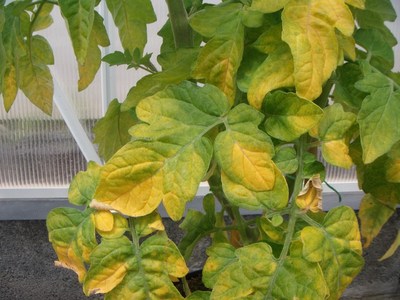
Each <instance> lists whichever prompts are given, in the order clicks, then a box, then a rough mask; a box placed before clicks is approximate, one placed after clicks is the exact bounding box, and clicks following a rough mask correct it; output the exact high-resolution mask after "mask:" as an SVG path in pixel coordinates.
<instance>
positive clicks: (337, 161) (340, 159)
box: [322, 139, 353, 169]
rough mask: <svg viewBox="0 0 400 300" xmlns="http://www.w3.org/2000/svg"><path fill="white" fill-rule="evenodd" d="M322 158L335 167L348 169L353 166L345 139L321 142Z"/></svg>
mask: <svg viewBox="0 0 400 300" xmlns="http://www.w3.org/2000/svg"><path fill="white" fill-rule="evenodd" d="M322 156H323V157H324V159H325V160H326V161H327V162H328V163H330V164H332V165H334V166H337V167H341V168H345V169H350V168H351V167H352V165H353V160H352V159H351V157H350V155H349V146H348V145H347V144H346V142H345V139H340V140H333V141H328V142H323V143H322Z"/></svg>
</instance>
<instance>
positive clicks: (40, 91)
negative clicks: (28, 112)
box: [18, 55, 53, 115]
mask: <svg viewBox="0 0 400 300" xmlns="http://www.w3.org/2000/svg"><path fill="white" fill-rule="evenodd" d="M18 69H19V81H18V84H19V87H20V89H21V90H22V91H23V92H24V94H25V96H26V97H27V98H28V99H29V100H30V101H31V102H32V103H33V104H34V105H36V106H37V107H38V108H40V109H41V110H42V111H43V112H45V113H46V114H48V115H51V113H52V111H53V78H52V76H51V73H50V70H49V68H48V66H46V65H45V64H42V63H39V64H37V63H36V62H34V61H32V60H31V59H30V58H29V55H26V56H24V57H22V58H21V59H20V60H19V66H18Z"/></svg>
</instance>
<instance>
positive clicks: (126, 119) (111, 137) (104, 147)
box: [93, 99, 138, 161]
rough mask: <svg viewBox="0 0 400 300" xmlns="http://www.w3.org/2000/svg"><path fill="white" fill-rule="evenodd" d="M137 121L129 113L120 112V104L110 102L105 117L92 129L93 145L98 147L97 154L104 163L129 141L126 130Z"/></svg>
mask: <svg viewBox="0 0 400 300" xmlns="http://www.w3.org/2000/svg"><path fill="white" fill-rule="evenodd" d="M137 121H138V120H137V118H136V117H135V116H132V114H131V113H130V112H129V111H121V104H120V103H119V102H118V100H117V99H114V100H113V101H111V103H110V104H109V106H108V108H107V112H106V114H105V116H104V117H103V118H101V119H100V120H98V121H97V123H96V124H95V126H94V128H93V132H94V135H95V138H94V143H96V144H98V145H99V153H100V155H101V156H102V157H103V158H104V159H105V160H106V161H107V160H109V159H110V158H111V156H113V155H114V153H115V152H117V150H118V149H120V148H121V147H122V146H123V145H125V144H126V143H127V142H129V141H130V139H131V136H130V135H129V133H128V129H129V128H130V127H131V126H133V125H134V124H136V123H137Z"/></svg>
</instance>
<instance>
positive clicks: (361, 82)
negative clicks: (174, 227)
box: [0, 0, 400, 300]
mask: <svg viewBox="0 0 400 300" xmlns="http://www.w3.org/2000/svg"><path fill="white" fill-rule="evenodd" d="M105 2H106V5H107V8H108V10H109V12H110V13H111V15H112V18H113V21H114V23H115V25H116V27H117V28H118V33H119V37H120V41H121V46H122V49H121V51H116V52H114V53H112V54H109V55H106V56H105V57H103V58H102V57H101V51H100V47H107V46H108V45H109V43H110V42H109V38H108V35H107V31H106V28H105V26H104V23H103V19H102V17H101V16H100V15H99V14H98V13H97V11H96V9H95V8H96V7H97V6H98V5H99V3H100V1H95V0H58V1H50V0H43V1H30V0H26V1H15V2H12V3H10V4H8V5H4V3H2V4H1V6H0V32H1V35H0V41H1V43H0V91H1V93H2V96H3V102H4V105H5V109H6V110H7V111H8V110H9V109H10V108H11V106H12V104H13V101H14V99H15V96H16V93H17V91H18V89H21V90H22V92H23V93H25V95H26V96H27V98H28V99H29V100H30V101H31V102H32V103H33V104H35V105H36V106H38V107H39V108H40V109H41V110H43V111H44V112H45V113H48V114H51V110H52V109H51V108H52V106H51V103H52V97H53V83H52V76H51V73H50V70H49V68H48V65H51V64H53V63H54V59H53V55H52V50H51V46H50V45H49V44H48V42H47V41H46V40H45V38H44V37H43V36H40V35H36V32H37V31H39V30H42V29H45V28H47V27H49V26H50V25H51V23H52V17H51V11H52V9H53V7H54V6H58V7H59V9H60V11H61V14H62V17H63V18H64V19H65V21H66V26H67V28H68V32H69V36H70V39H71V42H72V46H73V49H74V53H75V56H76V61H77V64H78V70H79V76H80V78H79V82H78V88H79V89H80V90H81V89H84V88H86V87H87V86H88V85H89V84H90V82H91V81H92V80H93V78H94V76H95V75H96V73H97V71H98V69H99V66H100V64H101V62H102V61H103V62H105V63H108V64H109V65H110V66H113V65H126V66H127V68H136V69H138V68H141V69H144V70H146V71H148V73H149V74H148V75H146V76H144V77H143V78H141V79H140V80H139V81H138V82H137V83H136V85H135V86H134V87H132V88H131V89H130V91H129V93H128V94H127V96H126V99H125V100H124V101H123V102H122V103H120V102H119V101H118V100H117V99H115V100H113V101H112V102H111V103H110V105H109V107H108V110H107V113H106V114H105V116H104V117H103V118H102V119H100V120H99V121H98V123H97V124H96V126H95V128H94V133H95V142H96V143H97V144H99V153H100V155H101V156H102V157H103V158H104V161H105V163H104V165H102V166H99V165H97V164H95V163H92V162H91V163H89V164H88V169H87V170H86V171H82V172H80V173H78V174H77V175H76V177H75V178H74V179H73V181H72V182H71V185H70V189H69V201H70V202H71V203H72V204H74V205H78V206H82V207H83V210H79V209H74V208H57V209H55V210H53V211H51V212H50V214H49V216H48V218H47V227H48V231H49V240H50V242H51V243H52V245H53V248H54V250H55V252H56V253H57V256H58V261H57V262H56V264H57V265H60V266H63V267H65V268H69V269H71V270H73V271H74V272H75V273H76V274H77V275H78V279H79V281H80V282H81V283H82V285H83V291H84V293H85V294H86V295H90V294H92V293H102V294H105V297H106V299H132V298H135V299H184V298H185V297H186V298H185V299H192V300H193V299H313V300H314V299H339V298H340V296H341V294H342V293H343V291H344V290H345V289H346V287H347V286H348V285H349V284H350V283H351V281H352V280H353V278H354V277H355V276H357V274H358V273H359V272H360V271H361V269H362V267H363V264H364V262H363V258H362V243H361V236H362V237H363V238H364V240H365V241H364V247H368V246H369V245H370V244H371V242H372V241H373V239H374V238H375V236H377V234H378V233H379V231H380V229H381V228H382V226H383V225H384V224H385V223H386V222H387V220H388V219H389V217H390V216H391V215H392V214H393V213H394V211H395V208H396V207H397V205H398V204H399V203H400V175H399V174H400V171H399V170H400V117H399V116H400V105H399V104H400V77H399V74H398V73H394V71H393V66H394V54H393V46H394V45H395V44H396V43H397V41H396V39H395V37H394V35H393V34H392V33H391V32H390V30H389V29H388V28H387V27H386V25H385V22H387V21H389V22H392V21H394V20H395V19H396V13H395V10H394V8H393V6H392V4H391V2H390V0H285V1H282V0H280V1H271V0H268V1H266V0H252V1H247V0H246V1H236V0H232V1H222V2H221V3H219V4H216V5H211V4H206V3H202V1H201V0H186V1H177V0H166V2H167V5H168V8H169V19H168V21H167V22H166V23H165V25H164V26H163V27H162V28H161V30H160V31H159V33H158V34H159V36H161V37H162V39H163V43H162V46H161V50H160V54H159V55H158V56H157V62H158V64H159V66H160V70H158V69H157V68H156V67H155V65H156V62H153V61H152V59H153V58H152V57H151V54H144V49H145V45H146V42H147V39H148V37H147V24H150V23H152V22H154V21H155V20H156V15H155V13H154V10H153V7H152V3H151V1H150V0H106V1H105ZM318 151H320V153H321V156H322V159H319V158H318V157H319V156H318V155H317V152H318ZM326 165H333V166H336V167H339V168H345V169H350V168H352V167H354V166H355V168H356V170H357V177H358V182H359V186H360V189H362V190H363V191H364V192H365V194H366V195H365V197H364V198H363V200H362V202H361V205H360V210H359V215H358V217H359V218H360V221H361V227H359V224H358V219H357V217H356V214H355V212H354V211H353V210H352V209H351V208H349V207H346V206H339V207H336V208H333V209H331V210H330V211H328V212H323V210H322V208H323V198H322V190H323V182H324V180H325V166H326ZM203 181H207V182H208V184H209V186H210V191H211V193H210V194H208V195H207V196H205V197H204V199H203V200H202V201H203V211H202V212H200V211H193V210H189V211H188V212H186V206H187V203H188V202H190V201H201V200H199V199H198V198H196V197H195V196H196V194H197V190H198V188H199V185H200V183H201V182H203ZM216 204H218V205H216ZM161 205H162V206H163V207H164V208H165V210H166V212H167V214H168V216H169V217H170V218H171V219H172V220H174V221H180V220H181V218H182V217H183V216H184V215H185V212H186V217H185V219H184V221H183V222H182V223H181V225H180V227H181V228H182V229H183V230H184V231H185V236H184V237H183V239H182V240H181V241H180V243H179V245H178V246H176V245H175V244H174V243H173V242H172V241H171V240H169V239H168V237H167V235H166V233H165V232H164V226H163V223H162V219H161V217H160V215H159V214H158V212H157V211H158V208H159V207H160V206H161ZM217 207H218V208H217ZM241 209H246V210H253V211H255V212H256V214H255V215H254V216H253V217H252V218H251V219H245V218H244V217H243V216H242V215H241ZM204 237H210V238H211V240H212V244H211V246H210V247H209V248H208V249H207V255H208V259H207V261H206V264H205V266H204V270H203V282H204V284H205V286H206V287H207V288H209V291H203V292H194V293H191V291H190V288H189V287H188V286H187V284H186V282H185V279H184V276H185V275H186V274H187V273H188V271H189V270H188V267H187V265H186V262H187V261H188V260H189V259H190V257H191V255H192V252H193V249H194V247H195V246H196V244H197V243H198V242H199V241H200V240H201V239H202V238H204ZM398 245H399V238H397V239H396V241H395V242H394V244H393V245H392V247H391V248H390V249H389V250H388V253H387V254H386V255H385V256H384V258H387V257H389V256H390V255H392V254H393V253H394V251H395V250H396V248H397V247H398ZM178 278H181V279H180V280H182V281H183V282H184V286H185V287H186V288H185V293H186V294H185V295H181V294H180V293H179V292H178V290H177V289H176V288H175V286H174V285H173V281H174V280H178Z"/></svg>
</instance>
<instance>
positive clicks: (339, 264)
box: [301, 206, 364, 299]
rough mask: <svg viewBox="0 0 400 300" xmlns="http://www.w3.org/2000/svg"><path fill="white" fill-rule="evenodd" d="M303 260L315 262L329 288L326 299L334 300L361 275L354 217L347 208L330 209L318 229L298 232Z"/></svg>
mask: <svg viewBox="0 0 400 300" xmlns="http://www.w3.org/2000/svg"><path fill="white" fill-rule="evenodd" d="M301 240H302V241H303V256H304V257H305V258H306V259H307V260H309V261H311V262H318V263H319V264H320V266H321V268H322V272H323V273H324V277H325V280H326V283H327V285H328V287H329V291H330V296H329V298H328V299H338V298H339V297H340V295H341V294H342V293H343V291H344V290H345V288H346V287H347V286H348V285H349V284H350V283H351V281H352V280H353V278H354V277H355V276H356V275H357V274H358V273H359V272H360V271H361V269H362V267H363V265H364V260H363V258H362V256H361V253H362V247H361V242H360V232H359V230H358V221H357V217H356V215H355V213H354V211H353V209H351V208H350V207H345V206H340V207H337V208H333V209H331V210H330V211H329V212H328V213H327V215H326V216H325V218H324V221H323V222H322V224H321V226H318V227H312V226H308V227H305V228H304V229H303V230H302V231H301Z"/></svg>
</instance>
